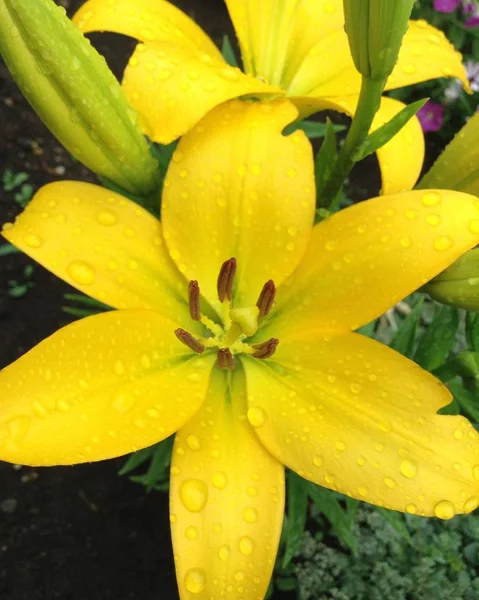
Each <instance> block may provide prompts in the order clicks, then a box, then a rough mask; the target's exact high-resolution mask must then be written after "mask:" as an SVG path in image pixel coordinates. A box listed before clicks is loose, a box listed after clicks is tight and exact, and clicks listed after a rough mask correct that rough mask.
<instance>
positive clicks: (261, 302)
mask: <svg viewBox="0 0 479 600" xmlns="http://www.w3.org/2000/svg"><path fill="white" fill-rule="evenodd" d="M275 297H276V286H275V285H274V281H273V280H272V279H270V280H269V281H267V282H266V283H265V284H264V286H263V289H262V290H261V293H260V295H259V298H258V302H256V306H257V307H258V308H259V315H258V317H259V318H260V319H262V318H263V317H265V316H266V315H267V314H268V313H269V312H270V310H271V309H272V308H273V304H274V299H275Z"/></svg>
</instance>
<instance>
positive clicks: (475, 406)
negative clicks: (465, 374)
mask: <svg viewBox="0 0 479 600" xmlns="http://www.w3.org/2000/svg"><path fill="white" fill-rule="evenodd" d="M448 387H449V389H450V390H451V393H452V394H453V396H454V399H455V400H456V402H457V403H458V404H459V406H460V407H461V409H462V411H463V412H464V413H465V414H466V416H468V417H469V418H470V419H472V420H473V421H474V423H479V396H478V394H477V392H476V393H474V392H471V391H469V390H466V389H465V388H464V387H463V385H462V383H459V382H458V381H453V382H451V383H450V384H449V386H448Z"/></svg>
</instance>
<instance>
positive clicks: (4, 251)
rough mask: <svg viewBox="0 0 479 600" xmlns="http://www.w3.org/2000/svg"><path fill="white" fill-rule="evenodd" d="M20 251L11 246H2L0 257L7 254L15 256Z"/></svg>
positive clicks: (0, 247)
mask: <svg viewBox="0 0 479 600" xmlns="http://www.w3.org/2000/svg"><path fill="white" fill-rule="evenodd" d="M17 252H20V250H19V249H18V248H17V247H16V246H12V244H2V245H1V246H0V256H8V255H9V254H16V253H17Z"/></svg>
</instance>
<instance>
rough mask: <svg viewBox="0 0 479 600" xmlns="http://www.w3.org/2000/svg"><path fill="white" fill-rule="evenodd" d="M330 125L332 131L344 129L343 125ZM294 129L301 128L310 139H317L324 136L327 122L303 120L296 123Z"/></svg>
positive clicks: (337, 131) (336, 131)
mask: <svg viewBox="0 0 479 600" xmlns="http://www.w3.org/2000/svg"><path fill="white" fill-rule="evenodd" d="M331 127H332V129H333V132H334V133H339V132H340V131H344V130H345V129H346V127H345V126H344V125H332V124H331ZM296 129H301V131H304V133H305V134H306V135H307V136H308V138H309V139H310V140H317V139H319V138H323V137H325V136H326V133H327V129H328V123H320V122H318V121H308V120H304V121H300V122H299V123H298V124H297V127H296Z"/></svg>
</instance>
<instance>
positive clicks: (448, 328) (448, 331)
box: [414, 306, 459, 371]
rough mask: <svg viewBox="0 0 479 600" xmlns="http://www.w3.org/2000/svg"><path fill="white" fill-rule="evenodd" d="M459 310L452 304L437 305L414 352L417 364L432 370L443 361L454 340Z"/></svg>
mask: <svg viewBox="0 0 479 600" xmlns="http://www.w3.org/2000/svg"><path fill="white" fill-rule="evenodd" d="M458 327H459V311H458V309H457V308H455V307H453V306H437V307H436V313H435V315H434V318H433V320H432V322H431V324H430V325H429V327H428V328H427V329H426V331H425V333H424V335H423V336H422V338H421V340H420V341H419V345H418V347H417V349H416V352H415V353H414V361H415V362H417V364H418V365H420V366H421V367H423V368H424V369H426V370H427V371H432V370H433V369H437V368H438V367H439V366H440V365H442V364H443V363H444V361H445V360H446V358H447V357H448V356H449V353H450V352H451V350H452V347H453V346H454V342H455V341H456V333H457V329H458Z"/></svg>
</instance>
